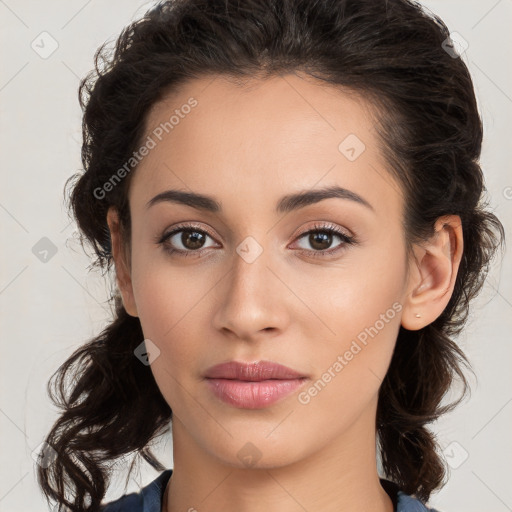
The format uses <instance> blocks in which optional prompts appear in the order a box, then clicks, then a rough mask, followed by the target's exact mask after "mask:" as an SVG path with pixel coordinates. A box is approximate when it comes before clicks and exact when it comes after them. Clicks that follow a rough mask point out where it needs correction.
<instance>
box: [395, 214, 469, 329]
mask: <svg viewBox="0 0 512 512" xmlns="http://www.w3.org/2000/svg"><path fill="white" fill-rule="evenodd" d="M413 251H414V261H411V262H410V263H411V265H410V272H409V278H408V284H407V294H406V297H405V299H404V303H403V304H404V307H403V309H402V326H403V327H404V328H405V329H408V330H411V331H415V330H418V329H421V328H422V327H425V326H426V325H428V324H430V323H432V322H433V321H434V320H435V319H436V318H438V317H439V316H440V315H441V313H442V312H443V310H444V309H445V307H446V306H447V304H448V302H449V301H450V298H451V296H452V293H453V288H454V286H455V279H456V277H457V272H458V270H459V265H460V261H461V258H462V251H463V236H462V222H461V219H460V217H459V216H458V215H447V216H443V217H440V218H439V219H437V221H436V223H435V233H434V235H433V236H432V237H431V238H430V239H429V240H428V242H426V243H422V244H421V245H420V246H415V247H414V248H413Z"/></svg>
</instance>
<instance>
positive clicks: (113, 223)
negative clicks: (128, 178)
mask: <svg viewBox="0 0 512 512" xmlns="http://www.w3.org/2000/svg"><path fill="white" fill-rule="evenodd" d="M107 224H108V227H109V230H110V238H111V240H112V257H113V259H114V264H115V269H116V282H117V286H118V288H119V291H120V292H121V298H122V300H123V306H124V308H125V310H126V312H127V313H128V314H129V315H130V316H134V317H138V316H139V315H138V314H137V307H136V304H135V299H134V295H133V286H132V280H131V271H130V263H129V261H128V258H127V255H126V251H125V244H124V240H123V237H122V230H121V224H120V221H119V214H118V212H117V210H116V209H115V208H114V207H113V206H111V207H110V208H109V209H108V212H107Z"/></svg>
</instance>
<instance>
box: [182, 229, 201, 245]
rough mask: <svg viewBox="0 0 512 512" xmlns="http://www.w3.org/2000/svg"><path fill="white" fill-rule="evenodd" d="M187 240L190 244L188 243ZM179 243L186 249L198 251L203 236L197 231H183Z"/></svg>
mask: <svg viewBox="0 0 512 512" xmlns="http://www.w3.org/2000/svg"><path fill="white" fill-rule="evenodd" d="M189 240H190V241H191V242H192V243H191V244H189V243H188V241H189ZM181 243H182V244H183V245H184V246H185V247H187V248H188V249H199V248H201V246H202V244H203V243H204V236H203V235H202V234H201V233H198V232H197V231H184V232H183V233H182V235H181Z"/></svg>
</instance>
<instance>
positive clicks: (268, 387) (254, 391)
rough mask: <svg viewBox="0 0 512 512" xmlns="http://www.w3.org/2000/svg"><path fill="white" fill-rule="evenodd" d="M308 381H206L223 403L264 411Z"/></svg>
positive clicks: (303, 379) (302, 379) (304, 379)
mask: <svg viewBox="0 0 512 512" xmlns="http://www.w3.org/2000/svg"><path fill="white" fill-rule="evenodd" d="M306 380H307V379H306V378H300V379H288V380H277V379H276V380H262V381H259V382H254V381H243V380H232V379H206V381H207V382H208V386H209V387H210V389H211V390H212V392H213V394H214V395H216V396H217V397H218V398H220V399H221V400H222V401H223V402H225V403H227V404H230V405H233V406H235V407H239V408H240V409H263V408H264V407H268V406H269V405H272V404H274V403H276V402H277V401H278V400H281V399H282V398H284V397H285V396H287V395H289V394H290V393H293V392H294V391H296V390H297V389H299V388H300V387H301V386H303V385H304V383H305V381H306Z"/></svg>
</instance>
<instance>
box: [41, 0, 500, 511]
mask: <svg viewBox="0 0 512 512" xmlns="http://www.w3.org/2000/svg"><path fill="white" fill-rule="evenodd" d="M449 43H450V38H449V32H448V30H447V28H446V27H445V25H444V24H443V22H442V21H441V20H439V19H438V18H435V17H432V16H429V15H427V14H426V13H424V12H423V11H422V10H421V8H420V7H419V6H418V5H416V4H413V3H411V2H409V1H406V0H387V1H385V0H379V1H375V0H357V1H355V0H324V1H311V0H285V1H283V0H280V1H276V0H251V1H244V2H237V1H233V0H224V1H211V0H180V1H174V2H171V1H168V2H162V3H161V4H160V5H159V6H158V7H156V8H155V9H153V10H151V11H150V12H148V13H147V14H146V15H145V16H144V18H143V19H141V20H139V21H137V22H135V23H133V24H132V25H130V26H129V27H127V28H126V29H125V30H124V31H123V33H122V34H121V36H120V37H119V39H118V41H117V43H116V47H115V52H114V53H113V54H112V55H108V54H107V52H105V51H104V52H103V53H100V52H99V53H98V54H97V59H96V73H95V74H92V75H90V76H89V77H88V78H87V79H85V80H84V81H83V82H82V85H81V104H82V107H83V108H84V119H83V134H84V145H83V150H82V156H83V164H84V168H85V172H84V173H83V174H81V175H79V176H77V179H76V181H75V183H74V184H73V189H72V195H71V206H72V209H73V212H74V214H75V216H76V219H77V222H78V225H79V228H80V230H81V232H82V233H83V235H84V237H85V239H86V240H88V241H89V242H90V243H91V244H92V246H93V248H94V250H95V252H96V255H97V264H98V265H100V266H101V267H103V268H105V269H111V267H112V266H114V267H115V275H116V281H117V287H118V291H119V293H116V295H115V305H116V311H115V317H114V319H113V321H112V323H111V324H110V325H109V326H108V327H107V328H106V329H105V330H104V331H103V332H102V333H101V334H100V335H99V336H98V337H97V338H95V339H94V340H92V341H91V342H90V343H88V344H87V345H85V346H84V347H82V348H80V349H79V350H78V351H76V352H75V354H73V355H72V356H71V357H70V358H69V359H68V360H67V361H66V362H65V363H64V364H63V365H62V367H61V368H59V370H58V372H57V374H56V375H55V377H56V379H55V380H54V381H53V383H54V384H55V389H54V390H53V391H54V393H53V398H54V400H55V401H56V402H57V403H59V404H60V405H61V406H62V407H63V409H64V410H63V413H62V415H61V416H60V418H59V419H58V420H57V422H56V424H55V425H54V427H53V429H52V431H51V432H50V434H49V435H48V437H47V443H48V445H49V446H51V447H52V448H53V449H54V450H55V451H56V459H55V461H54V463H53V464H51V465H47V467H43V465H41V466H40V468H39V469H38V471H39V481H40V484H41V486H42V489H43V491H44V492H45V494H46V495H47V497H49V498H51V499H52V500H55V501H57V503H58V504H60V505H62V506H65V507H69V508H70V509H71V510H74V511H85V510H99V509H100V508H101V507H102V506H103V505H102V500H103V498H104V496H105V492H106V489H107V486H108V482H109V476H110V475H111V472H112V467H111V464H112V463H113V462H115V461H116V460H118V459H119V458H120V457H123V456H125V455H128V454H131V453H133V452H136V453H139V454H140V455H142V457H143V458H144V459H145V460H146V461H148V462H149V463H150V464H151V465H152V466H153V467H155V468H156V469H158V470H160V471H162V472H161V474H160V475H159V477H158V478H157V479H155V480H154V481H153V482H152V483H151V484H149V485H148V486H146V487H145V488H144V489H143V490H142V491H141V492H140V493H136V494H131V495H126V496H123V497H121V498H120V499H119V500H117V501H115V502H112V503H110V504H108V505H107V506H106V507H105V508H103V510H105V511H107V512H112V511H115V510H123V511H142V510H144V511H146V512H149V511H151V512H158V511H162V512H176V511H178V510H189V511H192V510H199V511H213V510H223V511H227V512H229V511H232V510H246V511H251V512H253V511H259V510H263V509H264V510H285V511H295V510H310V511H312V510H324V511H347V512H348V511H355V510H372V511H376V512H390V511H395V510H396V511H399V512H407V511H412V510H433V509H429V508H428V507H427V505H426V504H427V502H428V499H429V497H430V495H431V493H432V492H433V491H435V490H437V489H439V488H440V487H441V486H442V484H443V483H444V482H443V479H444V477H445V471H444V466H443V462H442V459H441V458H440V456H439V454H438V446H437V443H436V440H435V437H434V435H433V434H432V433H431V432H430V431H429V430H428V427H427V426H428V424H429V423H431V422H432V421H433V420H435V419H437V418H438V417H440V416H441V415H442V414H444V413H446V412H447V411H449V410H451V409H452V408H453V407H454V406H455V405H456V404H457V403H458V402H459V401H460V400H461V399H462V398H463V396H464V394H465V393H466V391H467V381H466V378H465V376H464V373H463V366H465V367H469V366H468V362H467V360H466V358H465V356H464V354H463V353H462V351H461V350H460V348H459V347H458V346H457V344H456V343H455V341H454V337H455V335H456V334H458V333H459V332H460V331H461V329H462V328H463V326H464V323H465V320H466V317H467V314H468V307H469V303H470V300H471V299H472V298H473V297H474V296H475V295H476V294H477V293H478V291H479V290H480V288H481V286H482V284H483V280H484V278H485V275H486V271H487V268H488V264H489V262H490V261H491V258H492V256H493V254H494V253H495V251H496V249H497V248H498V247H499V245H500V243H501V241H502V238H503V228H502V226H501V224H500V222H499V220H498V219H497V218H496V217H495V216H494V215H493V214H491V213H490V212H488V211H486V209H485V206H486V205H485V204H483V201H482V195H483V193H484V191H485V189H484V183H483V176H482V172H481V169H480V167H479V164H478V158H479V155H480V148H481V141H482V126H481V122H480V118H479V114H478V110H477V106H476V100H475V96H474V90H473V85H472V82H471V78H470V76H469V73H468V70H467V68H466V66H465V65H464V63H463V62H462V61H461V59H460V58H458V56H457V55H456V54H454V51H455V50H454V46H453V45H451V44H449ZM448 49H449V50H450V51H448ZM70 378H73V379H74V381H73V382H72V384H71V385H69V379H70ZM455 378H459V379H460V381H461V382H462V387H463V393H462V396H461V398H460V399H459V400H458V401H457V402H454V403H452V404H447V405H443V406H441V400H442V398H443V396H444V395H445V393H446V392H447V391H448V390H449V389H450V387H451V385H452V383H453V381H454V379H455ZM171 420H172V421H171ZM169 429H172V439H173V456H174V467H173V469H172V470H170V469H167V470H165V471H163V470H164V469H165V468H164V467H163V466H161V465H160V463H159V462H158V461H157V460H156V458H155V457H154V455H153V454H152V452H151V450H150V443H151V441H153V440H155V439H156V438H157V437H158V436H160V435H161V434H163V433H165V432H168V431H169ZM377 462H378V463H379V465H380V466H381V467H380V470H379V468H378V464H377ZM380 473H381V474H382V476H381V475H380Z"/></svg>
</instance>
